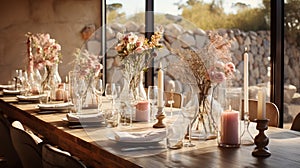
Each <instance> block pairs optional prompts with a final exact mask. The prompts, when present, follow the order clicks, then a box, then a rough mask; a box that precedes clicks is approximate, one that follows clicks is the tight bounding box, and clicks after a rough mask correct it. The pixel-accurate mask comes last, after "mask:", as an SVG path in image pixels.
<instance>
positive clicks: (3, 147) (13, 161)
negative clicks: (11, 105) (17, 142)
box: [0, 114, 22, 168]
mask: <svg viewBox="0 0 300 168" xmlns="http://www.w3.org/2000/svg"><path fill="white" fill-rule="evenodd" d="M9 127H10V122H9V121H8V119H7V118H5V117H4V116H3V115H2V114H0V134H1V142H0V151H1V152H3V155H4V158H5V162H6V165H7V167H9V168H20V167H22V163H21V160H20V158H19V155H18V154H17V152H16V150H15V148H14V146H13V143H12V140H11V136H10V131H9Z"/></svg>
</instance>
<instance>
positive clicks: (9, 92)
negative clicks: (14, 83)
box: [3, 89, 21, 95]
mask: <svg viewBox="0 0 300 168" xmlns="http://www.w3.org/2000/svg"><path fill="white" fill-rule="evenodd" d="M20 93H21V91H20V90H8V89H3V94H7V95H18V94H20Z"/></svg>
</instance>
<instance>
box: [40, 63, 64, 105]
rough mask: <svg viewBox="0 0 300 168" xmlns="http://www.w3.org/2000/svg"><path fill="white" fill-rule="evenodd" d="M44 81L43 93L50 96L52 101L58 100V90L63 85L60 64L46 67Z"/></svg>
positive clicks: (42, 84)
mask: <svg viewBox="0 0 300 168" xmlns="http://www.w3.org/2000/svg"><path fill="white" fill-rule="evenodd" d="M44 70H45V71H44V79H43V81H42V83H41V88H42V91H43V93H45V94H47V95H48V96H50V100H56V89H57V87H58V84H59V83H61V77H60V75H59V73H58V64H54V65H52V66H48V65H46V66H45V69H44Z"/></svg>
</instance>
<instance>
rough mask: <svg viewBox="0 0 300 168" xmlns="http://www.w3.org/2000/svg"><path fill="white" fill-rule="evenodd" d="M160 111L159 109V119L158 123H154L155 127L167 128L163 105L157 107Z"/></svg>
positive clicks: (157, 117)
mask: <svg viewBox="0 0 300 168" xmlns="http://www.w3.org/2000/svg"><path fill="white" fill-rule="evenodd" d="M157 108H158V111H157V115H156V119H157V123H156V124H154V125H153V128H165V127H166V125H165V124H164V123H163V119H164V118H165V117H166V116H165V114H164V112H163V109H164V108H163V107H157Z"/></svg>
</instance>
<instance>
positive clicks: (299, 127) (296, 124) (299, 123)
mask: <svg viewBox="0 0 300 168" xmlns="http://www.w3.org/2000/svg"><path fill="white" fill-rule="evenodd" d="M291 130H294V131H300V113H298V114H297V115H296V117H295V118H294V120H293V123H292V126H291Z"/></svg>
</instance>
